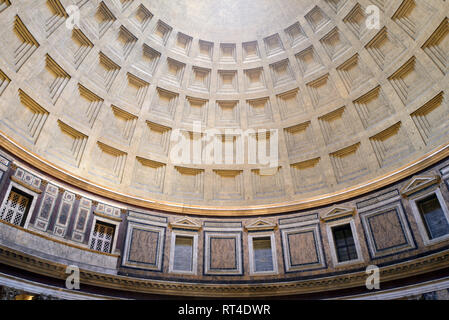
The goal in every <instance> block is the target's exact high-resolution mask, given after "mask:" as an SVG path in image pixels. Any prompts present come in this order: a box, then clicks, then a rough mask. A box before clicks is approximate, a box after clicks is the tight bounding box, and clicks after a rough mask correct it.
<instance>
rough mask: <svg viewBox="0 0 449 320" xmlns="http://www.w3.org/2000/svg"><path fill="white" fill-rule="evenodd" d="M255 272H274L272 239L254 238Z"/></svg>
mask: <svg viewBox="0 0 449 320" xmlns="http://www.w3.org/2000/svg"><path fill="white" fill-rule="evenodd" d="M253 250H254V269H255V270H254V271H255V272H264V271H273V253H272V251H271V238H270V237H264V238H253Z"/></svg>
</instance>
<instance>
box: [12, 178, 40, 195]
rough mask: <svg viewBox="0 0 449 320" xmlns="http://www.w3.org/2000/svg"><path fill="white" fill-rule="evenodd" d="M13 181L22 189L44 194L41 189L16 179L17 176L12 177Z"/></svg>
mask: <svg viewBox="0 0 449 320" xmlns="http://www.w3.org/2000/svg"><path fill="white" fill-rule="evenodd" d="M11 180H12V181H14V182H15V183H17V184H20V185H21V186H22V187H24V188H27V189H29V190H31V191H33V192H34V193H42V190H41V189H38V188H35V187H33V186H32V185H29V184H28V183H26V182H24V181H22V180H20V179H19V178H17V177H15V176H11Z"/></svg>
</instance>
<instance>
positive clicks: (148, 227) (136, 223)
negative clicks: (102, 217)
mask: <svg viewBox="0 0 449 320" xmlns="http://www.w3.org/2000/svg"><path fill="white" fill-rule="evenodd" d="M130 213H131V212H130ZM150 222H151V224H150ZM133 229H139V230H144V231H151V232H157V233H158V236H159V238H158V246H157V249H156V250H157V251H156V254H157V256H156V265H155V266H154V267H153V266H148V265H145V263H141V262H133V261H129V260H128V255H129V251H130V246H131V237H132V231H133ZM165 232H166V227H165V226H164V225H162V224H160V223H157V222H152V221H143V220H138V219H135V220H131V219H130V217H129V216H128V226H127V229H126V238H125V244H124V247H123V255H122V258H121V259H122V266H123V267H128V268H138V269H144V270H149V271H162V263H163V256H164V252H163V249H164V243H165Z"/></svg>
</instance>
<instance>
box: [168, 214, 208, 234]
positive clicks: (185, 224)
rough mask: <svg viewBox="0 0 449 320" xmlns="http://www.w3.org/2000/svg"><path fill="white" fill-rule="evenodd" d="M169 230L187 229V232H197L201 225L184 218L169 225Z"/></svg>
mask: <svg viewBox="0 0 449 320" xmlns="http://www.w3.org/2000/svg"><path fill="white" fill-rule="evenodd" d="M170 228H172V229H187V230H194V231H198V230H200V229H201V224H200V223H198V222H197V221H195V220H193V219H190V218H188V217H184V218H181V219H178V220H176V221H174V222H171V223H170Z"/></svg>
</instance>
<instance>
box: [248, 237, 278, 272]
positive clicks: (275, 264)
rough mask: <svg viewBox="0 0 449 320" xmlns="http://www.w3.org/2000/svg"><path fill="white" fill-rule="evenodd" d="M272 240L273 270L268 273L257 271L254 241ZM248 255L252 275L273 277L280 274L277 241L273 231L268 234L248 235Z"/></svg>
mask: <svg viewBox="0 0 449 320" xmlns="http://www.w3.org/2000/svg"><path fill="white" fill-rule="evenodd" d="M255 238H256V239H257V238H270V243H271V259H272V261H273V269H272V270H268V271H256V259H255V252H254V246H253V239H255ZM248 255H249V261H250V263H249V266H250V268H249V269H250V270H249V273H250V274H251V275H272V274H278V262H277V254H276V240H275V236H274V232H273V231H268V232H252V233H249V234H248Z"/></svg>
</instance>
